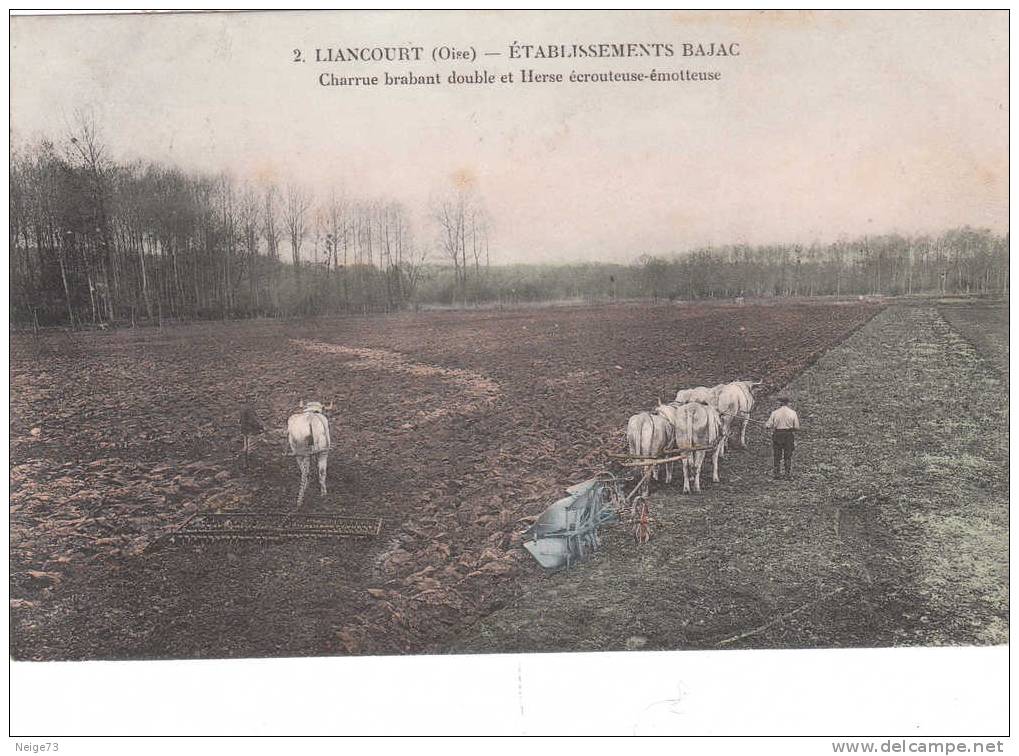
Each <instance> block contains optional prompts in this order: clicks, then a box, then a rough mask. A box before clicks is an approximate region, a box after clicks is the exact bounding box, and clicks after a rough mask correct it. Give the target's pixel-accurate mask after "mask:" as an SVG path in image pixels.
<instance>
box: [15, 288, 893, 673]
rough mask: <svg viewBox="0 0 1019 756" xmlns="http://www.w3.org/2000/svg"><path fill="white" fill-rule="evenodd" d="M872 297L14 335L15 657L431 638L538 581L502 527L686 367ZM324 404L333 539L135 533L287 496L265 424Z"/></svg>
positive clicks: (521, 523)
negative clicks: (167, 541)
mask: <svg viewBox="0 0 1019 756" xmlns="http://www.w3.org/2000/svg"><path fill="white" fill-rule="evenodd" d="M878 309H879V308H877V307H875V306H873V305H868V304H862V303H861V304H857V303H853V304H846V305H836V304H818V303H782V304H776V305H747V306H742V307H736V306H726V305H701V304H696V305H668V306H666V305H663V306H648V305H619V306H601V307H578V308H557V309H553V308H547V309H536V310H512V311H483V312H448V313H426V314H417V315H411V314H407V315H399V316H392V317H387V318H370V319H368V318H366V319H362V318H337V319H330V320H319V321H311V322H306V323H284V324H280V323H274V322H254V323H252V322H247V323H221V324H198V325H191V326H181V327H173V328H167V329H163V330H161V331H158V330H154V329H153V330H124V331H116V332H111V333H67V332H50V333H44V334H42V335H40V336H39V337H33V336H31V335H27V336H26V335H21V334H14V335H12V339H11V341H12V346H11V371H10V376H11V428H10V434H11V465H12V471H11V499H10V513H11V515H10V516H11V565H10V566H11V576H10V582H11V599H12V600H11V653H12V654H13V655H14V657H15V658H18V659H112V658H184V657H236V656H267V655H286V656H297V655H313V654H343V653H350V654H372V653H376V654H377V653H386V654H390V653H415V652H424V651H430V650H437V649H443V648H448V643H449V642H450V640H451V639H453V638H455V637H457V636H459V635H461V634H462V633H463V632H464V631H465V629H467V628H469V627H471V626H472V625H473V624H474V623H476V622H477V621H478V620H479V619H481V618H483V617H485V616H488V615H490V614H491V613H492V612H493V611H496V610H498V609H499V608H500V607H503V606H506V605H507V603H508V602H512V601H513V600H514V599H515V597H517V596H519V595H520V591H521V588H522V587H523V586H525V585H527V584H529V583H533V582H534V581H538V580H542V579H543V575H542V573H541V570H540V568H539V567H537V565H536V564H534V563H533V562H532V560H531V558H530V557H529V556H528V555H527V554H526V553H525V552H524V551H523V550H522V549H521V548H519V533H520V531H521V530H523V529H524V528H525V527H526V526H527V525H528V524H529V523H530V522H531V521H533V518H534V517H535V516H536V515H537V514H538V513H540V512H541V511H542V510H543V509H544V508H545V506H546V505H547V504H548V503H549V502H550V501H551V500H553V499H555V498H556V497H557V496H558V495H559V492H560V491H561V489H562V488H563V486H565V485H567V484H569V483H572V482H576V481H578V480H581V479H583V478H584V477H586V476H587V475H588V473H590V472H591V471H593V470H597V469H599V468H600V467H602V466H604V465H605V464H606V463H607V462H608V459H609V457H608V455H609V454H610V453H612V452H615V451H619V450H620V447H621V443H622V436H621V430H622V428H623V426H624V425H625V422H626V419H627V417H628V416H629V415H630V414H632V413H633V412H636V411H639V410H641V409H645V408H648V407H650V406H652V405H653V404H655V403H656V400H657V399H658V398H659V397H663V398H664V397H668V396H669V395H670V393H671V392H675V390H676V389H677V388H679V387H681V386H691V385H700V384H704V385H709V386H710V385H714V384H716V383H719V382H721V381H723V380H733V379H737V378H750V377H753V378H757V379H760V380H763V381H764V382H765V386H764V387H763V393H764V394H765V395H766V394H768V393H769V392H770V391H771V390H773V389H775V388H777V387H780V386H783V385H785V384H786V383H788V382H789V381H790V380H791V379H792V378H793V377H794V376H796V375H797V374H799V373H800V372H802V371H803V370H804V369H805V368H806V367H807V366H808V365H810V364H812V363H813V362H814V361H815V360H816V359H817V358H818V357H819V356H820V355H821V354H823V353H824V352H825V351H826V350H827V349H829V348H830V347H831V346H832V345H834V344H837V343H839V342H841V341H842V340H844V339H845V338H846V337H847V336H848V335H849V334H851V333H852V332H853V331H855V330H856V329H858V328H859V327H860V326H862V325H863V324H864V323H866V322H867V321H868V320H869V319H870V318H871V317H872V316H873V315H874V314H875V313H876V312H877V311H878ZM302 399H317V400H320V401H323V402H326V403H328V402H333V404H334V409H333V410H331V411H330V412H329V417H330V423H331V426H332V436H333V451H332V454H331V455H330V468H329V486H330V488H329V494H328V496H327V497H325V499H324V500H323V499H322V498H320V497H319V494H318V491H317V489H316V488H315V487H314V486H313V487H312V490H311V491H310V492H309V498H308V499H307V500H306V502H305V507H306V509H307V511H309V512H335V513H340V514H348V515H360V514H369V513H371V514H377V515H380V516H383V517H385V518H386V524H385V527H384V529H383V532H382V534H381V536H380V537H379V538H377V539H373V540H351V541H345V542H339V543H337V542H316V541H291V542H286V543H259V542H247V543H239V544H238V543H209V544H204V545H203V544H188V545H178V546H166V547H164V548H159V549H155V550H152V549H148V550H147V549H146V547H147V546H149V544H151V543H152V541H153V540H154V539H155V538H156V537H158V536H159V535H160V534H162V533H165V532H167V531H168V530H169V529H171V528H172V527H174V526H175V525H176V524H178V523H179V522H181V521H182V520H183V519H185V518H186V517H187V516H188V515H189V514H191V513H193V512H195V511H196V510H199V511H206V510H211V511H215V510H221V511H229V510H231V509H239V510H252V509H265V510H271V511H279V510H282V509H286V508H293V507H294V497H295V494H296V486H297V480H298V478H297V468H296V465H295V464H294V461H293V459H292V458H290V457H287V456H285V455H284V438H283V437H282V436H281V435H279V434H278V433H275V432H270V433H267V434H265V435H264V436H263V437H261V439H260V443H259V445H258V446H256V449H255V453H254V455H253V457H252V460H251V464H250V466H249V467H248V468H247V469H245V468H244V467H243V464H242V462H241V459H240V458H239V451H240V447H241V441H240V436H239V433H238V431H237V425H238V413H239V410H240V407H241V404H242V402H245V401H248V402H250V403H251V405H252V406H253V407H254V408H255V409H256V411H257V412H258V413H259V415H260V416H261V417H262V419H263V420H264V421H265V422H266V424H267V425H268V426H270V427H271V428H273V429H276V428H282V427H283V426H284V424H285V421H286V417H287V415H288V414H289V413H290V412H291V411H293V410H294V409H296V407H297V406H298V403H299V402H300V401H301V400H302Z"/></svg>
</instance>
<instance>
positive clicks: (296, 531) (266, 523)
mask: <svg viewBox="0 0 1019 756" xmlns="http://www.w3.org/2000/svg"><path fill="white" fill-rule="evenodd" d="M381 532H382V518H381V517H346V516H339V515H330V514H303V513H299V512H293V513H276V512H204V513H195V514H193V515H192V516H191V517H189V518H188V519H187V520H185V521H184V522H183V523H181V524H180V525H179V526H178V527H177V529H176V530H174V531H172V532H170V533H168V534H166V535H164V536H162V537H160V538H159V539H158V541H159V542H162V543H169V544H179V543H184V542H187V541H284V540H289V539H294V538H318V539H330V538H374V537H375V536H377V535H378V534H379V533H381Z"/></svg>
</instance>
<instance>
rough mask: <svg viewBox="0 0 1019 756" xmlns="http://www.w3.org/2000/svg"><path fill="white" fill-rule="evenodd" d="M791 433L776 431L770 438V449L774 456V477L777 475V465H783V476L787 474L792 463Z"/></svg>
mask: <svg viewBox="0 0 1019 756" xmlns="http://www.w3.org/2000/svg"><path fill="white" fill-rule="evenodd" d="M795 446H796V445H795V443H794V442H793V432H792V431H791V430H777V431H775V432H774V433H773V434H772V436H771V448H772V451H773V452H774V454H775V475H778V469H779V463H780V462H783V461H784V463H785V474H786V475H788V474H789V467H790V466H791V465H792V462H793V449H794V448H795Z"/></svg>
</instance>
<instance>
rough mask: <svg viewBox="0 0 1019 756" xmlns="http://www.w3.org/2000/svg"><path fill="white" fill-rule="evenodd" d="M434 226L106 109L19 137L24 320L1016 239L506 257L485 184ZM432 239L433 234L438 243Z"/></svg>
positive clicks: (477, 287) (647, 289) (801, 286)
mask: <svg viewBox="0 0 1019 756" xmlns="http://www.w3.org/2000/svg"><path fill="white" fill-rule="evenodd" d="M430 219H431V223H430V224H429V227H428V228H423V229H412V228H411V221H410V213H409V212H408V211H407V208H406V207H405V206H404V205H403V204H401V203H400V202H398V201H395V200H390V199H373V200H367V199H353V198H350V197H337V196H336V195H335V194H330V195H329V196H328V197H314V196H312V194H311V193H309V192H308V191H306V190H304V189H302V188H301V187H299V186H297V185H287V186H277V185H271V184H269V185H266V184H259V185H257V186H256V185H252V184H244V183H240V182H237V181H236V180H234V179H231V178H230V177H228V176H226V175H205V174H196V173H187V172H185V171H182V170H181V169H179V168H175V167H168V166H164V165H159V164H155V163H143V162H134V163H123V162H116V161H115V160H114V159H112V158H111V157H110V155H109V154H108V151H107V149H106V146H105V145H104V144H103V143H102V141H101V139H100V138H99V136H98V134H97V130H96V128H95V125H94V123H93V122H92V121H90V120H89V119H88V118H86V117H84V116H80V115H79V117H78V118H77V123H76V125H75V127H74V133H73V134H72V135H69V136H68V137H67V138H66V139H65V140H64V141H63V143H62V144H60V145H58V144H56V143H53V142H48V141H41V142H38V143H35V144H32V145H25V146H22V147H20V148H19V149H14V148H13V147H12V154H11V173H10V276H11V291H10V295H11V296H10V308H11V310H10V316H11V320H12V322H15V323H24V324H27V323H35V324H38V325H51V324H71V325H82V324H102V323H107V324H108V323H140V322H163V321H165V320H178V321H180V320H191V319H212V318H217V319H227V318H245V317H259V316H270V317H288V316H296V315H303V316H308V315H318V314H332V313H346V312H357V313H373V312H392V311H396V310H401V309H407V308H410V307H420V306H431V305H449V306H472V305H485V304H491V303H502V304H518V303H524V302H543V301H557V300H592V301H611V300H613V299H620V300H623V299H642V298H648V299H665V298H668V299H694V298H703V297H736V296H739V295H741V294H742V295H745V296H747V297H751V296H753V297H760V296H819V295H835V296H850V295H853V296H855V295H862V294H865V295H900V294H918V293H940V294H949V293H980V294H1004V293H1007V290H1008V235H1007V234H1005V235H999V234H995V233H992V232H991V231H988V230H986V229H974V228H969V227H965V228H957V229H953V230H949V231H946V232H945V233H942V234H940V235H939V236H902V235H898V234H885V235H880V236H863V237H859V238H856V239H853V240H848V241H839V242H835V243H827V244H810V245H799V244H785V245H778V244H776V245H766V246H751V245H746V244H735V245H726V246H721V247H710V248H703V249H696V250H692V251H689V252H686V253H681V254H676V255H673V256H671V257H658V256H651V255H646V254H640V251H639V250H635V251H634V261H633V262H632V263H631V264H626V265H623V264H603V263H577V264H549V265H493V264H492V263H491V259H490V258H491V252H490V244H491V243H492V234H493V232H492V226H491V223H490V221H489V219H488V217H487V214H486V213H485V210H484V206H483V203H482V201H481V198H479V197H478V196H477V195H476V194H474V193H472V192H470V191H467V190H460V191H454V192H451V193H450V194H448V195H447V196H446V197H444V198H441V199H439V200H437V201H436V203H435V206H434V207H433V208H431V215H430ZM423 240H427V241H423Z"/></svg>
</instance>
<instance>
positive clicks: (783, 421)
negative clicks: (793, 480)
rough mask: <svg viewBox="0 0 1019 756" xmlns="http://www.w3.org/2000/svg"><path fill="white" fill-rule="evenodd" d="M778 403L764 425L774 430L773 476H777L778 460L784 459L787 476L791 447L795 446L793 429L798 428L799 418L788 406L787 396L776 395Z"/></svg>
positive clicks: (772, 439)
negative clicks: (777, 406)
mask: <svg viewBox="0 0 1019 756" xmlns="http://www.w3.org/2000/svg"><path fill="white" fill-rule="evenodd" d="M778 403H779V404H780V405H781V406H780V407H779V408H778V409H777V410H775V411H774V412H772V413H771V416H770V417H769V418H768V422H766V423H765V424H764V427H765V428H771V429H772V430H773V431H774V432H773V433H772V436H771V448H772V451H773V452H774V455H775V477H776V478H777V477H778V473H779V462H783V461H784V463H785V476H786V477H787V478H788V477H790V473H789V467H790V466H791V465H792V461H793V449H794V448H795V446H796V444H795V443H794V441H793V431H797V430H799V429H800V418H799V415H797V414H796V410H794V409H793V408H792V407H790V406H788V405H789V398H788V397H785V396H780V397H778Z"/></svg>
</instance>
